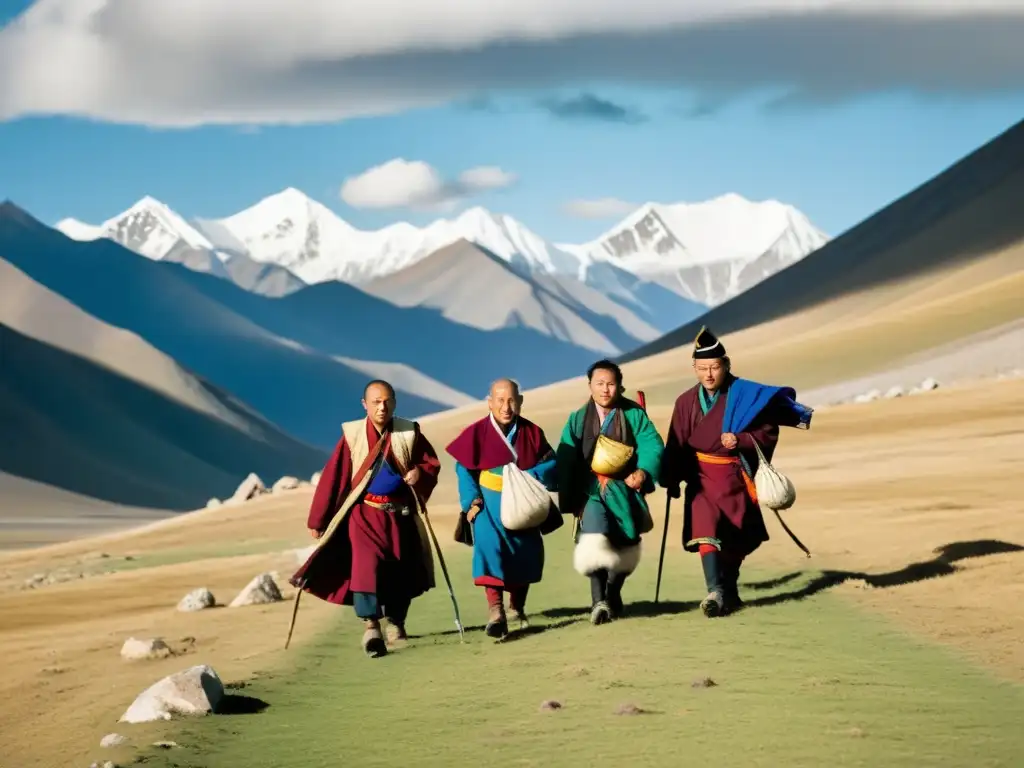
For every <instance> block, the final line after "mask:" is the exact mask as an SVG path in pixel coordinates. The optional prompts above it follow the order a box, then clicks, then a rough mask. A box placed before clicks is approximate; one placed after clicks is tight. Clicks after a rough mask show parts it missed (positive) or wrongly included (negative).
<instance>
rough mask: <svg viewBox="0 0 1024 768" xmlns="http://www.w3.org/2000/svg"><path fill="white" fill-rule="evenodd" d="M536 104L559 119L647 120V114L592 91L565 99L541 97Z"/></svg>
mask: <svg viewBox="0 0 1024 768" xmlns="http://www.w3.org/2000/svg"><path fill="white" fill-rule="evenodd" d="M538 105H539V106H540V107H541V108H542V109H544V110H546V111H548V112H550V113H551V114H552V115H553V116H554V117H557V118H559V119H560V120H599V121H604V122H609V123H629V124H633V123H642V122H644V121H646V120H647V115H645V114H643V113H642V112H640V111H638V110H635V109H632V108H630V107H626V106H623V105H621V104H616V103H615V102H613V101H609V100H608V99H602V98H601V97H600V96H595V95H594V94H592V93H581V94H579V95H577V96H573V97H570V98H565V99H562V98H554V97H551V98H547V99H541V100H540V101H539V102H538Z"/></svg>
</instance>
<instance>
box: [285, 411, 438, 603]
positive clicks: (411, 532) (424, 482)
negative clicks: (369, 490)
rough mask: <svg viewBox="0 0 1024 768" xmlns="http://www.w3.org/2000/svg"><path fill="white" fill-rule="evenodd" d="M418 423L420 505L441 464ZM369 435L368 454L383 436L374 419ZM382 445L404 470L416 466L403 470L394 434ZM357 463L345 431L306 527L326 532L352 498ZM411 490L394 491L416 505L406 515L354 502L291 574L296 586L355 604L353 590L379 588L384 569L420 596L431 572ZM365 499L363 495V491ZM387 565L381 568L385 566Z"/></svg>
mask: <svg viewBox="0 0 1024 768" xmlns="http://www.w3.org/2000/svg"><path fill="white" fill-rule="evenodd" d="M415 426H416V438H415V441H414V443H413V451H412V455H413V457H414V458H413V461H414V464H415V466H417V467H419V470H420V477H419V480H417V482H416V485H415V486H414V490H415V492H416V494H417V495H418V497H419V499H420V503H421V504H422V505H423V506H424V508H426V504H427V502H428V501H429V499H430V495H431V494H432V493H433V491H434V488H435V487H436V486H437V477H438V474H439V472H440V470H441V463H440V461H439V460H438V458H437V454H436V453H435V452H434V448H433V446H432V445H431V444H430V441H428V440H427V438H426V437H424V436H423V433H422V432H420V429H419V425H418V424H417V425H415ZM366 436H367V441H368V444H369V449H370V454H369V455H370V456H371V457H372V456H373V455H374V448H375V446H376V445H377V441H378V440H380V439H381V436H379V435H378V434H377V430H376V428H375V427H374V426H373V423H372V422H371V421H370V420H369V419H366ZM383 439H384V440H386V441H387V442H386V443H385V445H384V446H383V448H382V450H383V452H384V458H385V461H387V462H389V463H390V464H391V466H392V467H393V468H394V469H396V471H398V472H399V474H402V473H403V471H408V470H410V469H412V467H407V468H404V470H403V469H402V468H399V467H397V466H396V465H395V460H394V456H393V454H392V452H391V435H390V433H389V432H388V431H385V434H384V438H383ZM359 469H360V468H359V467H353V466H352V454H351V451H350V449H349V445H348V443H347V442H346V440H345V437H344V435H342V437H341V439H340V440H339V441H338V444H337V445H336V446H335V448H334V453H332V454H331V457H330V458H329V459H328V460H327V463H326V464H325V465H324V468H323V472H322V473H321V476H320V482H319V483H318V484H317V487H316V492H315V493H314V494H313V501H312V503H311V504H310V508H309V517H308V519H307V522H306V525H307V527H308V528H312V529H314V530H317V531H320V532H323V531H325V530H326V529H327V526H328V525H330V522H331V520H332V519H333V517H334V515H335V514H336V513H337V511H338V509H339V508H340V507H341V505H342V503H343V502H344V501H345V499H346V497H347V496H348V493H349V490H350V489H351V488H352V487H353V485H355V484H356V483H355V482H353V480H354V479H355V480H358V477H355V473H357V472H358V471H359ZM412 490H413V489H410V488H409V486H407V485H402V487H401V489H400V491H399V492H397V493H396V494H393V495H392V497H391V498H392V499H393V500H394V501H395V502H396V503H397V502H402V501H405V502H407V503H408V504H409V505H410V506H411V507H412V509H413V512H412V513H411V514H410V515H408V516H402V515H396V514H391V513H387V512H384V511H382V510H381V509H378V508H376V507H371V506H369V505H368V504H364V503H362V500H360V501H359V502H357V503H355V504H354V505H353V506H352V507H351V509H350V510H349V512H348V514H347V515H346V516H345V519H344V520H343V521H342V523H341V524H340V526H339V527H338V529H337V530H336V531H334V533H333V534H332V535H331V538H330V540H329V541H327V542H326V543H325V544H324V545H323V546H321V547H318V548H317V549H316V550H314V551H313V554H312V555H310V556H309V558H308V559H307V560H306V562H305V563H304V564H303V565H302V567H301V568H299V570H298V571H296V573H295V575H294V576H292V578H291V584H292V585H293V586H296V587H297V586H299V585H300V584H303V581H305V584H303V588H304V589H305V591H307V592H309V593H310V594H311V595H315V596H316V597H319V598H320V599H321V600H326V601H327V602H329V603H334V604H336V605H352V602H353V601H352V593H353V592H369V593H374V594H375V593H377V592H378V577H380V576H381V571H382V570H383V571H384V573H385V574H386V578H389V579H392V580H394V581H395V582H401V588H402V592H404V593H406V595H407V596H408V597H409V598H414V597H418V596H419V595H421V594H423V593H424V592H426V591H427V590H428V589H429V588H430V574H428V573H427V570H426V565H425V561H424V556H423V551H422V549H421V547H423V546H424V545H425V542H422V541H421V540H420V539H421V537H420V535H419V532H418V530H417V527H416V521H415V519H414V517H413V516H414V515H415V514H417V513H416V511H415V502H414V500H413V498H412V496H411V495H410V494H411V493H412ZM402 494H404V496H403V495H402ZM364 497H365V494H364ZM381 566H383V568H382V567H381Z"/></svg>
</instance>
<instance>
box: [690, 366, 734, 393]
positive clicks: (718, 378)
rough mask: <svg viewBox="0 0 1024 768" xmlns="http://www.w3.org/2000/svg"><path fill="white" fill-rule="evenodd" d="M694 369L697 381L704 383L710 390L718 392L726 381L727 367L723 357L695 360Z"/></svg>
mask: <svg viewBox="0 0 1024 768" xmlns="http://www.w3.org/2000/svg"><path fill="white" fill-rule="evenodd" d="M693 370H694V373H696V374H697V381H699V382H700V383H701V384H703V385H704V389H706V390H707V391H708V392H717V391H718V388H719V387H721V386H722V382H724V381H725V374H726V368H725V363H724V362H723V361H722V359H721V358H715V359H713V360H694V362H693Z"/></svg>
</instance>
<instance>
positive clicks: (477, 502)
mask: <svg viewBox="0 0 1024 768" xmlns="http://www.w3.org/2000/svg"><path fill="white" fill-rule="evenodd" d="M483 508H484V500H483V499H474V500H473V503H472V504H470V505H469V509H468V510H466V520H468V521H469V522H471V523H472V522H473V520H474V519H476V516H477V515H479V514H480V510H482V509H483Z"/></svg>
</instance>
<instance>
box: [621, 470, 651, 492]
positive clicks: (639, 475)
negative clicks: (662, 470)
mask: <svg viewBox="0 0 1024 768" xmlns="http://www.w3.org/2000/svg"><path fill="white" fill-rule="evenodd" d="M646 479H647V473H646V472H644V471H643V470H642V469H636V470H633V472H631V473H630V475H629V477H627V478H626V480H625V483H626V485H628V486H629V487H630V488H632V489H633V490H634V491H639V490H640V488H641V487H643V484H644V480H646Z"/></svg>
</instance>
